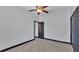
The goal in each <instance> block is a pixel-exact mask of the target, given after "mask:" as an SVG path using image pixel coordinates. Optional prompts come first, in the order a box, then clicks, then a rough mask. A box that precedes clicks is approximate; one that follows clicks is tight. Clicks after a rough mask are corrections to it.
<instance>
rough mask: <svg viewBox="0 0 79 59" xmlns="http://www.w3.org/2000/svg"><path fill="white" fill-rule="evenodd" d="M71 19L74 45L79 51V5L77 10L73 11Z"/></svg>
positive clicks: (75, 49)
mask: <svg viewBox="0 0 79 59" xmlns="http://www.w3.org/2000/svg"><path fill="white" fill-rule="evenodd" d="M71 20H72V21H71V23H72V25H71V26H72V27H71V29H72V31H71V32H72V34H71V35H72V45H73V49H74V51H75V52H79V7H77V9H76V10H75V12H74V13H73V16H72V18H71Z"/></svg>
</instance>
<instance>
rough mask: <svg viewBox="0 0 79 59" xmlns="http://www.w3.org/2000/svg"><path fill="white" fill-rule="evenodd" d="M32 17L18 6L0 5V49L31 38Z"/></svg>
mask: <svg viewBox="0 0 79 59" xmlns="http://www.w3.org/2000/svg"><path fill="white" fill-rule="evenodd" d="M33 18H34V17H33V16H32V15H31V14H30V13H28V12H26V11H24V10H23V9H22V8H20V7H0V50H2V49H5V48H8V47H11V46H13V45H16V44H19V43H22V42H25V41H28V40H31V39H33Z"/></svg>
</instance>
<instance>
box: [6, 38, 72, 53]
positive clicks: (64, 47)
mask: <svg viewBox="0 0 79 59" xmlns="http://www.w3.org/2000/svg"><path fill="white" fill-rule="evenodd" d="M6 52H73V48H72V46H71V45H70V44H65V43H60V42H55V41H50V40H44V39H39V38H36V39H35V40H34V41H31V42H29V43H26V44H23V45H20V46H18V47H15V48H12V49H10V50H7V51H6Z"/></svg>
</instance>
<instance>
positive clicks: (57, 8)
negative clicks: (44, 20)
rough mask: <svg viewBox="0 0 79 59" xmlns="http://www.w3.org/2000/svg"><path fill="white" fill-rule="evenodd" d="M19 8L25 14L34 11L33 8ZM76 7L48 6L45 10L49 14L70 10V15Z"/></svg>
mask: <svg viewBox="0 0 79 59" xmlns="http://www.w3.org/2000/svg"><path fill="white" fill-rule="evenodd" d="M20 8H22V9H23V10H25V11H26V12H29V10H32V9H35V6H21V7H20ZM75 8H76V6H49V7H48V8H46V10H48V12H49V14H51V13H54V12H55V13H56V12H60V11H65V10H67V9H70V10H71V11H70V12H71V13H73V11H74V10H75ZM30 13H31V14H36V13H35V12H30ZM43 14H45V13H43Z"/></svg>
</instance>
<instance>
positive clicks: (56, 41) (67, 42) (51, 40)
mask: <svg viewBox="0 0 79 59" xmlns="http://www.w3.org/2000/svg"><path fill="white" fill-rule="evenodd" d="M44 39H45V40H50V41H55V42H60V43H65V44H71V43H70V42H64V41H59V40H54V39H50V38H44Z"/></svg>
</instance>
